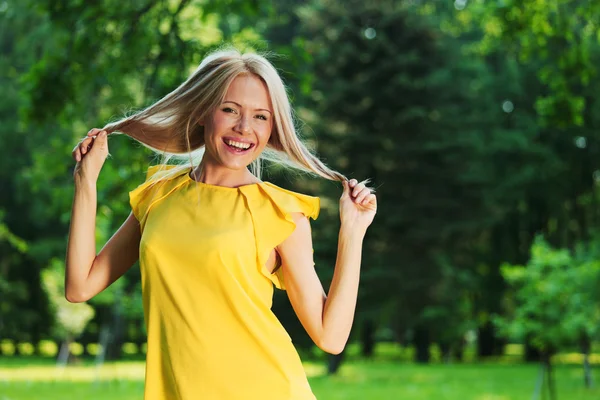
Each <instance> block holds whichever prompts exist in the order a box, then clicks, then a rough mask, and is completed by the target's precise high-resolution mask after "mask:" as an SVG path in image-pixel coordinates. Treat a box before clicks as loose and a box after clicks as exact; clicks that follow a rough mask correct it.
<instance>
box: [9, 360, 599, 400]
mask: <svg viewBox="0 0 600 400" xmlns="http://www.w3.org/2000/svg"><path fill="white" fill-rule="evenodd" d="M305 368H306V371H307V374H308V375H309V379H310V383H311V386H312V388H313V391H314V392H315V394H316V396H317V398H318V399H319V400H341V399H344V400H365V399H367V400H378V399H382V400H392V399H402V400H411V399H428V400H429V399H436V400H440V399H449V400H454V399H456V400H508V399H511V400H512V399H515V400H517V399H523V400H526V399H527V400H529V399H531V396H532V393H533V389H534V386H535V380H536V377H537V374H538V369H537V366H536V365H526V364H504V363H482V364H475V363H466V364H450V365H444V364H432V365H415V364H410V363H402V362H392V361H375V362H369V361H365V360H352V361H349V362H347V363H345V364H344V365H343V366H342V368H341V369H340V371H339V375H337V376H333V377H328V376H326V375H325V374H324V372H325V369H324V366H323V365H322V364H320V363H305ZM143 378H144V363H143V362H142V361H122V362H118V363H106V364H105V365H103V366H102V367H101V368H96V367H95V366H94V365H93V364H87V363H86V364H82V365H79V366H69V367H66V368H65V369H58V368H56V367H55V366H54V364H53V361H52V360H49V359H37V358H33V357H19V358H16V357H7V358H0V400H54V399H57V400H58V399H60V400H62V399H73V400H74V399H86V400H104V399H110V400H131V399H141V398H142V392H143ZM594 380H595V382H599V380H600V372H598V368H597V367H596V368H595V371H594ZM556 385H557V392H558V399H560V400H567V399H573V400H575V399H576V400H588V399H589V400H592V399H598V398H600V386H595V387H594V388H592V389H585V388H584V387H583V377H582V369H581V367H580V366H577V365H560V366H558V367H557V370H556Z"/></svg>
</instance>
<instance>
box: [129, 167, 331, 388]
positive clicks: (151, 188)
mask: <svg viewBox="0 0 600 400" xmlns="http://www.w3.org/2000/svg"><path fill="white" fill-rule="evenodd" d="M190 171H191V170H190V168H185V169H183V170H178V169H177V168H174V167H173V166H165V165H161V166H152V167H150V168H149V169H148V174H147V177H146V181H145V182H144V183H142V184H141V185H140V186H139V187H137V188H136V189H134V190H133V191H131V192H130V193H129V198H130V204H131V207H132V210H133V213H134V215H135V216H136V218H137V219H138V221H140V227H141V231H142V239H141V242H140V270H141V279H142V296H143V307H144V319H145V323H146V327H147V333H148V343H147V345H148V350H147V354H146V376H145V389H144V400H254V399H256V400H315V399H316V398H315V396H314V394H313V393H312V391H311V388H310V385H309V383H308V379H307V377H306V373H305V371H304V369H303V367H302V363H301V361H300V357H299V355H298V353H297V351H296V349H295V348H294V345H293V343H292V340H291V338H290V336H289V335H288V333H287V332H286V330H285V329H284V327H283V326H282V325H281V323H280V322H279V320H278V319H277V317H276V316H275V314H274V313H273V312H272V310H271V305H272V299H273V290H274V289H273V285H275V286H276V287H277V288H279V289H282V290H285V285H284V282H283V279H282V274H281V268H283V267H285V266H281V267H280V266H278V267H276V272H275V273H274V274H271V273H269V271H268V270H267V268H266V267H265V264H266V261H267V259H268V257H269V255H270V253H271V251H272V250H273V249H274V248H275V246H277V245H278V244H280V243H281V242H283V240H284V239H285V238H286V237H287V236H289V235H290V234H291V233H292V232H293V230H294V229H295V227H296V225H295V223H294V222H293V220H292V218H291V215H290V212H302V213H304V214H305V215H306V216H309V217H311V218H313V219H316V218H317V217H318V215H319V210H320V200H319V198H318V197H313V196H308V195H305V194H300V193H296V192H293V191H289V190H286V189H283V188H280V187H278V186H276V185H274V184H272V183H270V182H260V183H254V184H250V185H245V186H241V187H238V188H228V187H223V186H216V185H210V184H205V183H201V182H195V181H194V180H193V179H192V178H191V177H190V176H189V172H190ZM161 175H162V176H164V177H168V178H167V179H166V180H162V181H158V182H156V183H154V184H153V183H152V182H151V181H152V179H150V178H151V177H153V178H157V177H159V176H161Z"/></svg>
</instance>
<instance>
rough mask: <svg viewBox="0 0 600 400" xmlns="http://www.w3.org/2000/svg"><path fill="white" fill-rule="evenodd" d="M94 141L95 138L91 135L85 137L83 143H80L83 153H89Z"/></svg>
mask: <svg viewBox="0 0 600 400" xmlns="http://www.w3.org/2000/svg"><path fill="white" fill-rule="evenodd" d="M93 141H94V139H93V138H91V137H88V138H85V139H83V140H82V141H81V144H80V145H79V148H80V149H81V154H85V153H87V152H88V151H89V150H90V149H91V148H92V142H93Z"/></svg>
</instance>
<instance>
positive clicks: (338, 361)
mask: <svg viewBox="0 0 600 400" xmlns="http://www.w3.org/2000/svg"><path fill="white" fill-rule="evenodd" d="M345 352H346V349H345V348H344V350H342V352H341V353H340V354H328V357H327V360H328V363H327V374H328V375H334V374H336V373H337V371H338V370H339V369H340V366H341V365H342V361H344V354H345Z"/></svg>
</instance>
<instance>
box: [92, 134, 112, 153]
mask: <svg viewBox="0 0 600 400" xmlns="http://www.w3.org/2000/svg"><path fill="white" fill-rule="evenodd" d="M106 135H107V133H106V131H101V132H100V133H98V136H96V139H94V145H93V146H92V150H91V151H100V152H104V151H105V150H106V149H107V148H108V144H107V140H106Z"/></svg>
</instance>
